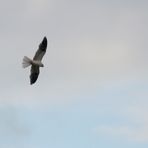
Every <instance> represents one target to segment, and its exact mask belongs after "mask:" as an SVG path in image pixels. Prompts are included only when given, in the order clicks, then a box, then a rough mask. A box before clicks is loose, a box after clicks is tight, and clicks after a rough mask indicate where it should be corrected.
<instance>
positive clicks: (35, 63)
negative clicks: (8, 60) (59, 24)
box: [22, 36, 47, 85]
mask: <svg viewBox="0 0 148 148" xmlns="http://www.w3.org/2000/svg"><path fill="white" fill-rule="evenodd" d="M46 49H47V38H46V36H45V37H44V38H43V40H42V42H41V43H40V44H39V47H38V50H37V51H36V53H35V55H34V57H33V59H30V58H28V57H27V56H24V58H23V62H22V67H23V68H27V67H29V66H31V69H30V85H32V84H34V83H35V82H36V81H37V79H38V76H39V73H40V67H44V64H43V63H42V62H41V61H42V58H43V56H44V55H45V53H46Z"/></svg>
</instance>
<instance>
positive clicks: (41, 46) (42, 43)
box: [39, 36, 47, 51]
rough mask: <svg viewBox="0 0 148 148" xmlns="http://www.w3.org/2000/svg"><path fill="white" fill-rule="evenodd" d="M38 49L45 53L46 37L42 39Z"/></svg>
mask: <svg viewBox="0 0 148 148" xmlns="http://www.w3.org/2000/svg"><path fill="white" fill-rule="evenodd" d="M39 47H40V49H41V50H42V51H46V48H47V38H46V36H45V37H44V38H43V40H42V42H41V44H40V46H39Z"/></svg>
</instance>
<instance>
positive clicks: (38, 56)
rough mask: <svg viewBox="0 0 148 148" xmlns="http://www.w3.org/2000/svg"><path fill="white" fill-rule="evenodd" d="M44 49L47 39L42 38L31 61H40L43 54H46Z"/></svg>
mask: <svg viewBox="0 0 148 148" xmlns="http://www.w3.org/2000/svg"><path fill="white" fill-rule="evenodd" d="M46 48H47V38H46V37H44V38H43V41H42V42H41V43H40V45H39V48H38V50H37V52H36V53H35V56H34V58H33V60H37V61H41V60H42V58H43V56H44V54H45V53H46Z"/></svg>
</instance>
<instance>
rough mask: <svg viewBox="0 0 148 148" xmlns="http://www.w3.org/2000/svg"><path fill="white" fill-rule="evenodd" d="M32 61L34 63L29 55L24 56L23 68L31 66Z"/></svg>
mask: <svg viewBox="0 0 148 148" xmlns="http://www.w3.org/2000/svg"><path fill="white" fill-rule="evenodd" d="M31 63H32V60H31V59H29V58H28V57H26V56H24V58H23V62H22V66H23V68H26V67H28V66H30V65H31Z"/></svg>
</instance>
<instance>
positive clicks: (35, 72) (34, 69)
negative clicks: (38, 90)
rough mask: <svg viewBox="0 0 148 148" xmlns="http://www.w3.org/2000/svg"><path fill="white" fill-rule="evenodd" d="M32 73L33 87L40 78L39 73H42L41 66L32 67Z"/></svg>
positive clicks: (31, 82) (31, 81)
mask: <svg viewBox="0 0 148 148" xmlns="http://www.w3.org/2000/svg"><path fill="white" fill-rule="evenodd" d="M30 72H31V74H30V84H31V85H32V84H33V83H35V82H36V80H37V78H38V76H39V73H40V69H39V66H35V65H32V66H31V71H30Z"/></svg>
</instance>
